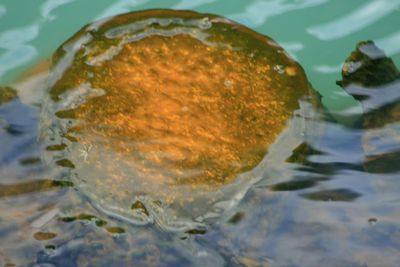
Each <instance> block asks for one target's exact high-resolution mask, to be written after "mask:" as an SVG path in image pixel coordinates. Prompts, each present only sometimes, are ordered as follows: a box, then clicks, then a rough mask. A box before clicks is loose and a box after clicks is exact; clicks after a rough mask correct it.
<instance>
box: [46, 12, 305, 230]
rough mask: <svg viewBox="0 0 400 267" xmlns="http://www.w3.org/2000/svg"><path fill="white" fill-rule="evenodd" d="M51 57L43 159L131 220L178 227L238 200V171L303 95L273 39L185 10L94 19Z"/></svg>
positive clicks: (259, 154) (273, 136)
mask: <svg viewBox="0 0 400 267" xmlns="http://www.w3.org/2000/svg"><path fill="white" fill-rule="evenodd" d="M53 59H54V64H53V68H52V70H51V73H50V88H49V97H48V99H47V100H46V103H45V108H44V112H43V114H42V121H41V130H42V137H43V142H44V144H45V146H46V147H47V152H46V153H45V158H46V159H47V161H48V162H50V163H53V164H58V165H59V166H61V167H63V168H64V169H66V170H67V172H68V175H70V176H71V177H72V179H73V180H74V182H75V184H76V185H77V186H78V187H79V188H80V189H81V191H82V192H85V194H87V195H88V196H89V197H90V198H91V199H92V200H93V202H94V204H95V205H98V206H99V207H100V208H101V209H103V210H106V211H107V212H108V213H109V214H113V215H116V216H120V215H122V216H123V217H124V218H129V219H130V220H134V221H135V222H139V223H146V222H148V221H152V220H156V221H159V222H162V223H164V224H166V225H175V224H177V225H179V219H178V218H187V219H189V220H192V218H195V217H198V216H203V215H205V213H207V212H210V211H218V209H219V208H218V205H216V203H218V202H220V201H222V200H225V201H226V200H228V201H235V198H239V197H240V196H239V195H240V194H241V195H243V192H241V193H240V194H239V193H238V192H240V191H242V190H243V189H244V188H243V186H241V185H235V186H234V183H235V182H237V180H238V177H242V179H241V180H243V181H244V182H245V183H246V180H251V179H253V178H254V174H252V170H253V169H254V168H255V167H256V166H258V165H259V164H260V163H261V162H262V160H263V158H264V157H265V155H266V154H267V152H268V149H269V147H270V145H271V144H273V143H274V142H275V141H276V140H277V138H278V136H279V135H280V134H281V133H282V132H283V131H284V129H285V128H286V127H287V125H288V121H289V120H290V119H291V117H292V116H293V113H294V111H296V110H298V109H299V108H300V106H299V101H300V100H302V99H304V97H305V96H308V95H310V87H309V83H308V81H307V78H306V76H305V74H304V71H303V69H302V68H301V67H300V65H298V64H297V63H296V62H295V61H294V60H292V59H291V58H290V57H288V56H287V54H286V53H285V51H284V50H283V49H282V48H281V47H280V46H279V45H278V44H276V43H275V42H274V41H273V40H271V39H270V38H268V37H266V36H263V35H260V34H258V33H256V32H254V31H252V30H250V29H248V28H246V27H244V26H242V25H239V24H237V23H235V22H232V21H230V20H227V19H225V18H222V17H218V16H215V15H210V14H199V13H195V12H189V11H172V10H150V11H141V12H133V13H128V14H123V15H120V16H117V17H113V18H108V19H105V20H103V21H100V22H95V23H93V24H91V25H88V26H85V27H84V28H83V29H81V30H80V31H79V32H78V33H76V34H75V35H74V36H73V37H71V38H70V39H69V40H68V41H67V42H66V43H65V44H63V45H62V46H61V47H60V48H59V49H58V50H57V52H56V53H55V54H54V57H53ZM54 148H58V149H54ZM246 175H247V176H246ZM252 177H253V178H252ZM238 194H239V195H238ZM135 207H139V208H135ZM165 210H170V211H169V212H165Z"/></svg>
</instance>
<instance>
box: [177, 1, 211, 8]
mask: <svg viewBox="0 0 400 267" xmlns="http://www.w3.org/2000/svg"><path fill="white" fill-rule="evenodd" d="M213 2H216V0H190V1H187V0H182V1H180V2H179V3H178V4H176V5H175V6H174V8H176V9H193V8H196V7H199V6H203V5H206V4H210V3H213Z"/></svg>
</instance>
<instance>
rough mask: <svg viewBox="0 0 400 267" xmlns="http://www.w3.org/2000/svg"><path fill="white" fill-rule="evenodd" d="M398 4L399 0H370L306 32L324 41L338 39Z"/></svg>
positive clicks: (379, 17)
mask: <svg viewBox="0 0 400 267" xmlns="http://www.w3.org/2000/svg"><path fill="white" fill-rule="evenodd" d="M399 5H400V1H399V0H380V1H370V2H369V3H368V4H366V5H364V6H362V7H360V8H359V9H357V10H354V11H352V12H351V13H349V14H347V15H345V16H343V17H341V18H338V19H337V20H334V21H331V22H328V23H326V24H322V25H318V26H313V27H310V28H308V29H307V32H308V33H310V34H312V35H314V36H315V37H317V38H318V39H320V40H324V41H325V40H334V39H339V38H342V37H345V36H348V35H350V34H352V33H355V32H357V31H359V30H362V29H364V28H366V27H368V26H369V25H371V24H374V23H375V22H377V21H378V20H380V19H382V18H384V17H385V16H387V15H389V14H390V13H392V12H393V11H395V9H396V8H397V7H398V6H399Z"/></svg>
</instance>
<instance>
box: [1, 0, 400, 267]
mask: <svg viewBox="0 0 400 267" xmlns="http://www.w3.org/2000/svg"><path fill="white" fill-rule="evenodd" d="M150 8H174V9H190V10H195V11H199V12H205V13H215V14H218V15H222V16H226V17H228V18H230V19H233V20H235V21H238V22H240V23H242V24H244V25H246V26H248V27H250V28H252V29H254V30H256V31H258V32H260V33H263V34H266V35H268V36H270V37H272V38H273V39H274V40H276V41H277V42H278V43H279V44H281V45H282V46H283V47H284V48H285V49H286V50H287V51H288V52H289V54H290V55H291V56H292V57H294V58H295V59H296V60H297V61H298V62H299V63H300V64H301V65H302V66H303V68H304V69H305V71H306V74H307V76H308V79H309V80H310V82H311V84H312V86H313V87H314V88H315V89H316V90H318V91H319V92H320V93H321V94H322V96H323V103H324V104H325V107H326V108H327V109H328V110H329V111H330V113H331V114H332V115H333V117H334V118H336V119H337V120H338V121H339V122H340V123H343V124H344V125H347V126H348V125H350V123H351V122H352V121H354V116H350V115H349V109H350V110H356V111H355V112H356V113H357V112H360V104H359V103H358V102H357V101H355V100H354V99H353V98H352V97H351V96H349V95H348V94H346V93H344V91H343V90H341V88H339V87H338V86H337V85H336V84H335V81H336V80H339V79H340V71H341V65H342V63H343V62H344V60H345V59H346V57H347V56H348V55H349V53H350V52H351V51H352V50H353V49H354V47H355V45H356V44H357V43H358V42H359V41H361V40H374V41H375V42H376V44H377V45H378V46H379V47H380V48H381V49H383V50H384V51H385V52H386V54H387V55H388V56H390V57H392V59H393V60H394V62H395V63H396V64H397V66H400V28H399V27H398V25H400V1H399V0H370V1H366V0H352V1H346V0H264V1H261V0H260V1H250V0H237V1H236V0H232V1H228V0H226V1H224V0H217V1H213V0H191V1H190V0H187V1H167V0H159V1H153V0H151V1H147V0H135V1H108V0H107V1H106V0H98V1H93V0H92V1H89V0H47V1H39V0H37V1H22V0H17V1H16V0H2V1H1V2H0V85H7V84H13V83H14V81H15V80H16V79H17V78H18V77H19V76H20V75H22V74H23V73H24V72H26V71H27V70H29V69H31V68H32V66H35V64H37V63H39V62H41V61H43V60H45V59H47V58H49V57H50V56H51V54H52V53H53V51H54V50H55V49H56V48H57V47H58V46H59V45H60V44H61V43H63V42H64V41H65V40H66V39H67V38H69V37H70V36H71V35H72V34H74V33H75V32H76V31H77V30H78V29H80V28H81V27H82V26H83V25H85V24H87V23H89V22H91V21H94V20H97V19H100V18H103V17H106V16H112V15H116V14H119V13H124V12H128V11H133V10H141V9H150ZM28 89H29V88H28ZM22 93H23V92H22ZM22 93H21V94H22ZM35 93H36V92H30V93H26V92H25V93H23V94H24V95H26V98H25V99H27V100H26V101H25V102H35V103H37V102H40V101H37V96H35ZM397 95H398V94H397ZM394 96H396V95H394ZM32 99H34V100H32ZM30 100H32V101H30ZM13 105H14V106H4V107H0V126H1V127H2V132H0V134H1V135H0V138H1V139H0V145H1V147H0V210H1V211H0V266H118V265H119V266H152V265H153V266H285V267H286V266H287V267H289V266H349V267H350V266H363V267H364V266H369V267H371V266H379V267H384V266H390V267H396V266H398V263H399V262H400V255H399V251H400V223H399V222H400V200H399V194H398V192H399V190H400V183H399V179H398V178H399V169H398V167H396V166H393V165H396V162H394V163H393V162H392V163H391V164H390V165H391V167H392V168H390V167H388V168H387V169H386V170H385V171H381V172H376V173H369V172H366V171H365V170H363V168H362V165H363V160H364V159H363V153H364V152H363V148H362V144H361V143H362V142H363V141H362V140H365V138H364V139H362V136H366V133H365V132H364V131H360V130H358V129H352V128H346V127H344V126H342V125H339V124H336V123H326V125H324V127H325V129H326V130H325V132H326V133H325V134H324V139H323V141H320V142H318V143H317V142H315V143H313V142H311V145H312V146H313V147H314V148H315V149H316V150H317V151H316V152H315V153H314V154H313V155H311V157H310V158H309V162H311V163H312V164H309V165H307V164H306V166H300V167H304V168H303V169H301V168H300V167H299V171H298V173H297V172H296V173H295V174H294V175H293V176H295V178H296V177H297V176H298V177H300V178H301V179H300V180H301V181H304V180H305V182H303V183H292V184H286V186H289V187H290V186H292V187H291V188H292V189H290V190H289V189H288V188H287V187H285V188H286V189H285V190H276V189H277V188H278V189H279V185H281V186H282V184H281V183H282V182H285V181H288V180H289V181H292V180H293V181H295V180H296V179H295V178H293V177H289V176H285V175H287V174H288V173H286V172H283V173H281V176H279V177H274V179H271V180H273V182H269V180H268V179H266V181H263V182H261V183H260V184H259V185H257V186H255V187H254V188H252V189H251V190H250V191H249V192H247V194H246V196H245V197H244V198H243V200H242V201H241V202H240V203H239V204H238V205H237V207H235V208H234V209H233V210H232V211H231V212H230V213H229V214H228V215H226V217H224V218H221V219H220V220H217V221H213V222H212V223H210V226H209V227H208V228H207V231H206V232H205V233H204V232H201V231H200V232H198V233H186V234H184V235H182V234H171V233H168V232H163V231H162V230H160V229H158V228H157V227H156V226H154V225H150V226H143V227H139V226H132V225H130V224H129V223H126V222H124V221H123V220H118V218H116V217H115V216H110V215H107V214H104V213H102V212H101V211H99V210H98V209H96V205H95V203H91V202H90V200H89V199H86V198H85V197H84V196H81V195H80V194H79V192H77V190H76V189H75V188H73V187H71V185H70V184H68V183H66V184H61V185H60V184H54V183H53V182H52V180H51V178H52V176H51V175H52V174H51V173H49V172H48V171H46V169H45V167H44V166H42V165H41V164H40V163H38V161H40V159H39V152H38V149H39V148H38V145H37V144H36V139H37V120H38V118H37V116H38V110H37V107H35V106H29V105H23V104H21V103H14V104H13ZM5 124H8V125H11V126H14V128H13V127H8V128H7V127H5V126H4V125H5ZM3 126H4V127H3ZM391 126H392V127H393V128H392V129H394V130H393V131H391V133H389V134H388V133H387V131H385V129H377V130H376V131H375V132H372V133H370V134H371V135H370V136H372V137H368V138H369V139H368V138H367V139H368V140H372V141H371V144H372V146H373V145H376V146H378V147H379V145H382V144H383V145H382V146H383V147H384V149H383V150H384V151H383V152H382V151H381V152H382V153H383V154H384V153H386V154H390V153H394V154H396V153H398V151H399V145H398V144H399V142H398V136H400V132H399V130H398V129H399V127H398V124H396V123H394V124H392V125H391ZM3 128H4V129H6V130H7V129H8V132H7V131H6V130H4V129H3ZM10 129H11V130H10ZM379 130H383V131H379ZM18 133H20V134H18ZM374 137H375V139H374ZM374 140H375V141H374ZM376 140H378V141H376ZM387 140H389V141H387ZM393 140H395V141H393ZM364 149H365V148H364ZM298 164H300V165H301V164H303V163H298ZM310 166H311V167H310ZM300 169H301V170H300ZM298 177H297V178H298ZM305 178H307V179H305ZM34 181H35V182H34ZM316 200H318V201H316ZM105 224H106V225H105ZM40 233H47V235H46V234H42V235H40ZM49 233H54V234H55V235H56V236H55V237H53V236H51V235H49ZM7 264H8V265H7Z"/></svg>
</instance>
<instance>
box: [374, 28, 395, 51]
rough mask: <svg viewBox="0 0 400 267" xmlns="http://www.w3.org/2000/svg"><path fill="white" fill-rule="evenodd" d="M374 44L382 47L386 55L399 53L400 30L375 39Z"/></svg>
mask: <svg viewBox="0 0 400 267" xmlns="http://www.w3.org/2000/svg"><path fill="white" fill-rule="evenodd" d="M376 44H377V45H378V46H379V47H380V48H382V49H383V50H384V51H385V53H386V55H388V56H393V55H395V54H397V53H400V46H399V44H400V31H398V32H395V33H393V34H391V35H389V36H386V37H383V38H381V39H378V40H376Z"/></svg>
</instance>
